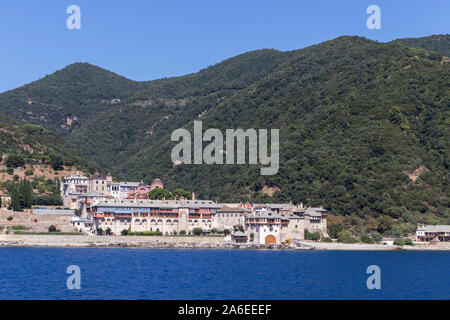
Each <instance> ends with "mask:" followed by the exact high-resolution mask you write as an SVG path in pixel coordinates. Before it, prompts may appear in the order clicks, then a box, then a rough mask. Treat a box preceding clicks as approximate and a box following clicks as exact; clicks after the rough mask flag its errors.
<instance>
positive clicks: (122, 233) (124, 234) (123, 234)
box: [120, 229, 128, 236]
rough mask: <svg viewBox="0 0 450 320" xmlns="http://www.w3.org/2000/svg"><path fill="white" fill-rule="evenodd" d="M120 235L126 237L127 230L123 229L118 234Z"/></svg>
mask: <svg viewBox="0 0 450 320" xmlns="http://www.w3.org/2000/svg"><path fill="white" fill-rule="evenodd" d="M120 234H121V235H122V236H126V235H128V230H127V229H123V230H122V231H121V232H120Z"/></svg>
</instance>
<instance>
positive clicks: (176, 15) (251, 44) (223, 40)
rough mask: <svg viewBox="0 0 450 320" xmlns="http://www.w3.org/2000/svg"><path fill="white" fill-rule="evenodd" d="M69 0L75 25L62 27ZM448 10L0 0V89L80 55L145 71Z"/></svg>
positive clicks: (435, 1)
mask: <svg viewBox="0 0 450 320" xmlns="http://www.w3.org/2000/svg"><path fill="white" fill-rule="evenodd" d="M73 4H75V5H78V6H79V7H80V8H81V30H69V29H67V27H66V20H67V18H68V17H69V14H67V13H66V9H67V7H68V6H69V5H73ZM372 4H376V5H378V6H379V7H380V8H381V27H382V29H381V30H369V29H367V27H366V19H367V17H368V16H369V15H368V14H367V13H366V8H367V7H368V6H369V5H372ZM449 12H450V1H448V0H428V1H424V0H408V1H407V0H395V1H392V0H389V1H380V0H370V1H366V0H343V1H336V0H333V1H331V0H314V1H302V0H289V1H288V0H286V1H284V0H276V1H275V0H271V1H268V0H258V1H254V0H247V1H245V0H239V1H237V0H226V1H219V0H189V1H181V0H179V1H174V0H164V1H152V0H126V1H112V0H108V1H105V0H70V1H65V0H40V1H36V0H2V1H1V3H0V92H3V91H5V90H9V89H13V88H16V87H18V86H21V85H24V84H26V83H29V82H31V81H34V80H37V79H39V78H42V77H43V76H45V75H46V74H50V73H52V72H54V71H56V70H58V69H61V68H63V67H64V66H66V65H69V64H71V63H74V62H78V61H83V62H89V63H92V64H95V65H98V66H100V67H103V68H105V69H108V70H111V71H114V72H116V73H118V74H121V75H124V76H126V77H128V78H130V79H133V80H152V79H157V78H162V77H171V76H177V75H184V74H188V73H192V72H196V71H198V70H200V69H202V68H205V67H207V66H209V65H211V64H214V63H217V62H220V61H222V60H224V59H226V58H229V57H232V56H235V55H237V54H240V53H244V52H247V51H250V50H255V49H262V48H274V49H278V50H283V51H285V50H292V49H299V48H303V47H306V46H309V45H311V44H315V43H319V42H322V41H325V40H329V39H333V38H335V37H338V36H341V35H360V36H364V37H367V38H370V39H374V40H379V41H389V40H392V39H396V38H399V37H419V36H427V35H431V34H438V33H450V19H449Z"/></svg>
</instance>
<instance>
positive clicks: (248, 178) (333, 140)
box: [0, 36, 450, 225]
mask: <svg viewBox="0 0 450 320" xmlns="http://www.w3.org/2000/svg"><path fill="white" fill-rule="evenodd" d="M402 41H403V42H402ZM414 41H415V44H416V45H414V43H412V42H411V41H409V40H408V41H407V42H408V43H406V42H405V41H404V40H403V39H401V40H399V41H398V42H391V43H379V42H375V41H371V40H367V39H364V38H360V37H340V38H337V39H334V40H331V41H327V42H324V43H321V44H318V45H315V46H311V47H308V48H305V49H301V50H296V51H291V52H279V51H276V50H258V51H253V52H249V53H246V54H243V55H240V56H237V57H234V58H232V59H228V60H226V61H224V62H222V63H219V64H217V65H214V66H211V67H209V68H207V69H204V70H202V71H200V72H198V73H195V74H191V75H187V76H184V77H176V78H170V79H161V80H157V81H150V82H134V81H131V80H127V79H125V78H122V77H120V76H117V75H115V74H113V73H110V72H108V71H105V70H102V69H100V68H97V67H94V66H91V65H88V64H75V65H71V66H69V67H67V68H65V69H63V70H61V71H58V72H56V73H55V74H53V75H50V76H48V77H46V78H44V79H42V80H39V81H37V82H34V83H32V84H30V85H28V86H25V87H22V88H19V89H16V90H12V91H9V92H6V93H4V94H1V95H0V111H3V112H6V113H8V114H9V115H11V116H13V117H15V118H17V119H20V120H22V121H26V122H29V123H37V124H40V125H43V126H45V127H47V128H49V129H52V130H55V131H58V132H60V133H62V134H63V135H64V136H65V138H66V139H67V140H68V141H69V142H70V143H72V144H73V145H74V146H76V147H77V148H78V149H79V150H80V152H82V153H83V155H84V156H86V157H88V158H89V159H90V160H93V161H95V162H96V163H98V164H99V165H101V166H102V167H103V168H104V169H109V170H112V172H113V173H115V174H118V175H120V176H121V177H122V178H126V179H130V180H140V179H144V180H146V181H151V179H153V178H155V177H159V178H161V179H162V180H163V181H164V182H165V184H166V185H167V186H168V187H169V188H170V189H175V188H179V187H182V188H185V189H187V190H193V191H196V193H197V195H198V196H199V197H202V198H212V199H213V200H216V199H217V200H221V201H227V202H228V201H247V200H248V201H293V202H296V203H299V202H300V201H303V202H304V203H307V204H308V205H323V206H325V207H326V208H327V209H329V210H331V211H332V212H333V213H334V214H336V215H342V216H349V217H355V218H357V219H355V220H350V222H349V223H350V224H352V223H353V222H352V221H354V224H355V225H357V224H359V223H360V220H358V219H369V218H376V219H381V217H384V216H388V217H389V216H390V217H392V218H394V219H402V221H403V222H404V223H405V224H410V225H413V224H416V223H417V222H424V223H438V222H439V223H448V222H450V221H449V219H450V210H449V207H450V202H449V199H450V190H449V184H448V172H449V166H450V151H449V150H450V148H449V143H450V90H449V88H450V83H449V82H450V80H449V79H450V77H449V63H448V62H445V61H444V60H443V55H446V51H445V50H446V49H445V48H448V44H449V39H448V37H447V36H442V37H441V38H439V39H437V40H433V41H436V42H432V43H433V45H429V44H427V43H428V42H430V41H431V40H429V39H426V38H424V39H422V40H420V39H416V40H414ZM403 44H405V45H407V46H404V45H403ZM410 46H416V47H417V46H418V47H421V48H413V47H410ZM423 48H425V49H431V50H433V51H427V50H425V49H423ZM114 99H116V100H114ZM117 99H120V101H119V100H117ZM30 112H32V114H31V113H30ZM74 116H76V120H73V119H74ZM68 117H69V118H70V119H71V120H69V123H70V124H71V125H70V126H69V125H68V122H67V118H68ZM199 119H200V120H202V121H203V127H204V130H206V129H207V128H208V127H211V128H219V129H221V131H222V132H223V133H225V129H236V128H243V129H246V128H256V129H260V128H261V129H271V128H279V129H280V170H279V173H278V174H277V175H274V176H261V175H260V171H259V166H253V165H252V166H250V165H222V166H218V165H212V166H207V165H179V166H174V164H173V163H172V161H171V159H170V152H171V149H172V147H173V146H174V145H175V143H173V142H171V141H170V135H171V133H172V132H173V130H175V129H177V128H180V127H186V128H188V129H191V128H192V122H193V121H194V120H199ZM267 190H272V191H274V193H273V195H272V196H270V195H269V193H268V192H267ZM271 193H272V192H270V194H271ZM369 220H370V219H369Z"/></svg>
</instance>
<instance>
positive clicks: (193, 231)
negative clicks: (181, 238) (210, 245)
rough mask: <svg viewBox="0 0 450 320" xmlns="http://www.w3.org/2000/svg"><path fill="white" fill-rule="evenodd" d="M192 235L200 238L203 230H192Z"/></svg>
mask: <svg viewBox="0 0 450 320" xmlns="http://www.w3.org/2000/svg"><path fill="white" fill-rule="evenodd" d="M192 233H193V234H194V236H200V235H201V234H202V233H203V230H202V229H201V228H194V230H192Z"/></svg>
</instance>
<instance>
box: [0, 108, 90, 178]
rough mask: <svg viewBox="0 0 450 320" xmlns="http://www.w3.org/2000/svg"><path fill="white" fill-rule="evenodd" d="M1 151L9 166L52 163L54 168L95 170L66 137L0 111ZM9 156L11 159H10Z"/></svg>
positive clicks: (4, 161) (5, 163) (4, 160)
mask: <svg viewBox="0 0 450 320" xmlns="http://www.w3.org/2000/svg"><path fill="white" fill-rule="evenodd" d="M0 142H1V143H0V154H4V155H5V159H3V164H4V165H7V166H9V167H18V166H25V165H26V164H27V163H28V164H48V165H51V166H53V169H57V170H58V169H63V166H76V167H79V168H80V169H87V168H90V167H91V169H92V170H94V169H95V167H96V166H95V165H92V164H90V163H89V162H88V161H87V160H85V159H84V158H83V157H82V156H81V155H80V154H79V153H78V152H77V151H75V150H74V149H73V148H72V147H71V146H70V145H69V144H68V143H67V142H66V141H65V140H64V139H63V138H61V137H59V136H58V135H56V134H55V133H53V132H51V131H49V130H48V129H46V128H44V127H42V126H40V125H34V124H24V123H22V124H21V123H19V122H17V121H16V120H13V119H11V118H10V117H8V116H6V115H4V114H1V113H0ZM6 155H7V158H6Z"/></svg>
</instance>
